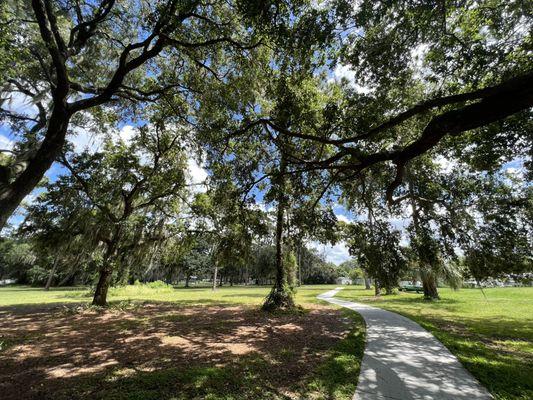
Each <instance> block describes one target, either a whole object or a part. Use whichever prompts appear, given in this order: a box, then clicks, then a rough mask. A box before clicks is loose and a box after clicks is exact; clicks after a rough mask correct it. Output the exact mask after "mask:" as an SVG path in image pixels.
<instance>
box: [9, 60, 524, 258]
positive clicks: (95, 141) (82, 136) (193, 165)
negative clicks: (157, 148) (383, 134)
mask: <svg viewBox="0 0 533 400" xmlns="http://www.w3.org/2000/svg"><path fill="white" fill-rule="evenodd" d="M341 79H346V80H347V81H348V82H349V83H350V84H351V85H352V86H353V87H355V88H356V90H358V91H360V92H363V93H365V92H368V89H367V88H364V87H361V86H359V85H357V84H356V82H355V79H354V73H353V72H352V71H351V70H350V68H349V67H348V66H346V65H342V64H338V65H337V66H336V67H335V69H334V70H333V71H332V74H331V77H330V80H337V81H338V80H341ZM3 107H4V108H7V109H9V110H12V111H16V112H17V113H25V114H35V111H36V108H35V106H33V105H31V103H29V102H28V101H27V100H26V99H25V98H24V96H22V95H20V96H14V97H13V98H12V99H11V100H10V101H9V102H7V104H6V103H4V104H3ZM134 130H135V126H133V125H132V124H131V123H128V122H127V121H126V122H123V123H122V124H120V125H119V129H117V133H116V137H117V138H120V139H122V140H124V141H125V142H128V141H129V140H131V138H132V136H133V134H134ZM75 133H76V135H71V136H70V137H69V140H70V141H71V142H72V143H73V145H74V148H75V150H76V151H78V152H79V151H82V150H85V149H90V150H93V151H95V150H97V149H98V148H99V147H100V146H101V144H102V142H101V138H99V137H97V136H94V135H91V134H90V133H89V132H88V131H86V130H83V129H80V128H76V129H75ZM15 140H16V138H15V137H13V135H12V134H11V131H10V130H9V128H8V126H7V125H5V124H2V123H1V122H0V149H5V150H10V149H11V148H12V147H13V145H14V143H15ZM435 161H436V162H437V163H438V164H439V165H440V166H441V168H442V170H443V171H444V172H451V171H452V170H453V169H454V168H456V167H457V165H456V163H454V162H453V161H450V160H448V159H446V158H444V157H442V156H439V157H438V158H437V159H436V160H435ZM502 170H504V171H506V172H509V173H514V174H520V173H522V171H523V160H514V161H512V162H510V163H507V164H505V165H504V166H503V168H502ZM65 172H66V170H65V169H64V168H63V167H62V166H60V165H59V164H57V163H55V164H53V166H52V167H51V168H50V170H49V171H48V172H47V173H46V176H47V177H48V179H49V180H50V181H52V182H53V181H54V180H55V179H56V178H57V176H58V175H60V174H63V173H65ZM188 175H189V183H190V184H194V185H196V186H195V187H196V189H195V191H202V190H205V186H203V183H205V180H206V178H207V177H208V172H207V171H206V169H205V168H204V167H203V166H202V165H201V164H199V163H198V162H197V160H194V159H192V158H191V159H189V161H188ZM42 190H43V189H36V190H34V191H33V192H32V193H31V194H30V195H29V196H27V198H26V199H25V202H28V201H32V200H33V199H35V197H36V196H37V195H38V194H39V193H40V192H42ZM256 201H258V202H259V203H260V204H259V205H260V206H262V207H263V208H266V206H265V205H264V204H261V202H262V194H261V193H256ZM333 211H334V213H335V215H336V217H337V219H338V220H339V221H344V222H346V223H349V222H353V221H354V220H355V219H356V218H357V216H356V215H353V214H352V213H351V212H350V211H349V210H347V209H345V208H344V207H343V206H342V205H340V204H338V203H337V204H335V205H334V207H333ZM404 215H405V217H404V218H394V219H392V220H390V221H389V222H390V223H391V224H392V225H393V226H394V227H395V228H396V229H399V230H401V231H405V228H406V227H407V225H408V224H409V210H408V208H406V210H405V213H404ZM22 219H23V215H22V213H21V212H20V211H19V212H18V213H16V214H15V215H14V216H13V217H12V218H11V219H10V223H11V224H12V225H13V226H17V225H18V224H19V223H20V222H21V221H22ZM404 244H406V241H405V239H404ZM308 245H309V246H310V247H312V248H315V249H317V250H318V251H319V252H320V253H321V254H323V255H324V256H325V258H326V260H327V261H330V262H333V263H335V264H337V265H338V264H340V263H342V262H344V261H346V260H348V259H350V254H349V251H348V248H347V246H346V244H345V243H343V242H339V243H337V244H335V245H330V244H322V243H319V242H317V241H310V242H309V243H308Z"/></svg>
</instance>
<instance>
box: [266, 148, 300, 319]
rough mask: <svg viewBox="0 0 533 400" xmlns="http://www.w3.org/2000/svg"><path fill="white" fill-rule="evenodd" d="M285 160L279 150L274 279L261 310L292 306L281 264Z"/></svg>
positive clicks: (292, 301) (284, 272)
mask: <svg viewBox="0 0 533 400" xmlns="http://www.w3.org/2000/svg"><path fill="white" fill-rule="evenodd" d="M286 171H287V160H286V156H285V153H284V152H283V151H282V152H281V160H280V167H279V172H280V173H279V176H278V177H277V190H278V193H277V200H278V208H277V211H276V281H275V283H274V287H273V288H272V290H271V291H270V294H269V295H268V296H267V298H266V299H265V302H264V303H263V310H267V311H273V310H278V309H290V308H294V306H295V304H294V298H293V295H292V291H291V290H290V288H289V285H288V283H287V273H286V271H285V266H284V265H283V218H284V214H285V208H286V204H287V199H286V194H285V190H286V176H285V173H286Z"/></svg>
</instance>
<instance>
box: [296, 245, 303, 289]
mask: <svg viewBox="0 0 533 400" xmlns="http://www.w3.org/2000/svg"><path fill="white" fill-rule="evenodd" d="M296 251H297V256H298V286H302V244H301V242H300V241H299V242H298V247H297V248H296Z"/></svg>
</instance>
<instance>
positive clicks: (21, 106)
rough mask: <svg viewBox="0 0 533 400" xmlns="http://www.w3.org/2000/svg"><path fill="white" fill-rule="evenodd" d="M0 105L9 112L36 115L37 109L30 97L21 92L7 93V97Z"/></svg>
mask: <svg viewBox="0 0 533 400" xmlns="http://www.w3.org/2000/svg"><path fill="white" fill-rule="evenodd" d="M0 104H2V103H1V102H0ZM2 106H3V107H4V108H5V109H6V110H8V111H11V112H14V113H17V114H24V115H30V116H31V115H37V113H38V112H39V110H38V109H37V107H36V106H35V104H33V102H32V99H31V97H28V96H26V95H24V94H22V93H18V92H15V93H12V94H10V95H9V97H8V98H7V99H6V100H5V102H4V103H3V104H2Z"/></svg>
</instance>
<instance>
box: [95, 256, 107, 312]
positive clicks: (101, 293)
mask: <svg viewBox="0 0 533 400" xmlns="http://www.w3.org/2000/svg"><path fill="white" fill-rule="evenodd" d="M110 283H111V268H109V266H107V267H104V268H102V269H101V270H100V278H99V279H98V284H97V285H96V290H95V291H94V297H93V305H95V306H100V307H105V306H106V305H107V291H108V290H109V284H110Z"/></svg>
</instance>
